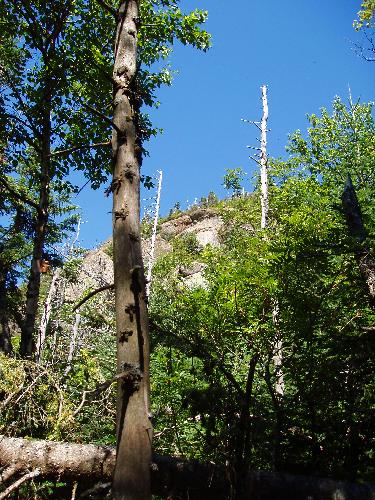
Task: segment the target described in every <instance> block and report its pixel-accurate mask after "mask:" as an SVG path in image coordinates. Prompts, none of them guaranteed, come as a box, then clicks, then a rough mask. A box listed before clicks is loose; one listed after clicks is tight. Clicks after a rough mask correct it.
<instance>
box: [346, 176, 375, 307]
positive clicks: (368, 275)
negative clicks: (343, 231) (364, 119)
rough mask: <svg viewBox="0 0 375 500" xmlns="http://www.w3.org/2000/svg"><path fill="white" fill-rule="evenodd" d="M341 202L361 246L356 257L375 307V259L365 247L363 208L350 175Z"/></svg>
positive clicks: (351, 234) (350, 230)
mask: <svg viewBox="0 0 375 500" xmlns="http://www.w3.org/2000/svg"><path fill="white" fill-rule="evenodd" d="M341 201H342V207H343V212H344V215H345V219H346V224H347V227H348V231H349V234H350V236H352V237H353V238H355V239H356V240H357V242H358V243H359V245H360V247H359V248H358V249H357V250H356V251H355V255H356V258H357V262H358V266H359V270H360V272H361V274H362V276H363V279H364V280H365V282H366V285H367V289H368V294H369V298H370V300H371V303H372V304H373V305H375V259H374V257H373V256H372V255H371V252H370V251H369V249H368V248H366V247H364V246H363V242H364V241H365V239H366V236H367V234H366V229H365V226H364V224H363V219H362V212H361V207H360V206H359V203H358V198H357V195H356V192H355V189H354V186H353V183H352V179H351V177H350V175H348V179H347V181H346V185H345V189H344V192H343V193H342V196H341Z"/></svg>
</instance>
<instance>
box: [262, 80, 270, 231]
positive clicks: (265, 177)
mask: <svg viewBox="0 0 375 500" xmlns="http://www.w3.org/2000/svg"><path fill="white" fill-rule="evenodd" d="M261 89H262V104H263V116H262V121H261V122H260V132H261V135H260V182H261V194H260V203H261V206H262V219H261V223H260V227H261V228H262V229H265V228H266V227H267V223H268V158H267V120H268V101H267V87H266V85H262V87H261Z"/></svg>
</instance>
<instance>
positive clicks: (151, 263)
mask: <svg viewBox="0 0 375 500" xmlns="http://www.w3.org/2000/svg"><path fill="white" fill-rule="evenodd" d="M162 180H163V172H162V171H161V170H160V171H159V182H158V194H157V197H156V206H155V215H154V223H153V226H152V236H151V249H150V260H149V261H148V270H147V285H146V293H147V297H150V292H151V281H152V268H153V266H154V262H155V242H156V229H157V227H158V220H159V209H160V194H161V183H162Z"/></svg>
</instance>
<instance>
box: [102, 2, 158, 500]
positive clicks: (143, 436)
mask: <svg viewBox="0 0 375 500" xmlns="http://www.w3.org/2000/svg"><path fill="white" fill-rule="evenodd" d="M117 19H118V23H117V32H116V42H115V63H114V70H113V81H114V87H113V99H114V100H113V107H114V114H113V134H112V151H113V180H112V191H113V265H114V283H115V305H116V330H117V372H118V373H123V372H128V376H127V377H126V378H124V379H123V380H121V379H120V380H119V383H118V399H117V422H116V423H117V426H116V427H117V460H116V467H115V472H114V480H113V498H115V499H116V500H120V499H121V500H143V499H149V498H151V493H150V463H151V441H152V426H151V423H150V418H149V417H150V410H149V391H150V387H149V386H150V383H149V338H148V317H147V303H146V301H147V297H146V289H145V285H146V280H145V277H144V269H143V262H142V252H141V239H140V163H141V147H140V142H139V135H138V111H139V101H138V100H137V93H136V86H135V80H136V73H137V28H138V23H139V0H127V1H121V2H120V6H119V10H118V14H117Z"/></svg>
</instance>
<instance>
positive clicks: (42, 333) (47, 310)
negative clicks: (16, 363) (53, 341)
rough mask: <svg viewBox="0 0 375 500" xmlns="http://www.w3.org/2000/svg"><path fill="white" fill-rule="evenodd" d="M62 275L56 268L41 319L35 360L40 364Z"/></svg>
mask: <svg viewBox="0 0 375 500" xmlns="http://www.w3.org/2000/svg"><path fill="white" fill-rule="evenodd" d="M60 275H61V269H60V268H58V269H55V270H54V271H53V274H52V281H51V284H50V287H49V291H48V295H47V298H46V300H45V302H44V307H43V314H42V319H41V321H40V325H39V331H38V340H37V343H36V356H35V361H36V363H38V364H41V363H42V356H43V349H44V343H45V341H46V334H47V328H48V324H49V320H50V317H51V312H52V306H53V301H54V299H55V297H56V295H57V289H58V286H59V283H58V282H59V279H60Z"/></svg>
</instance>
